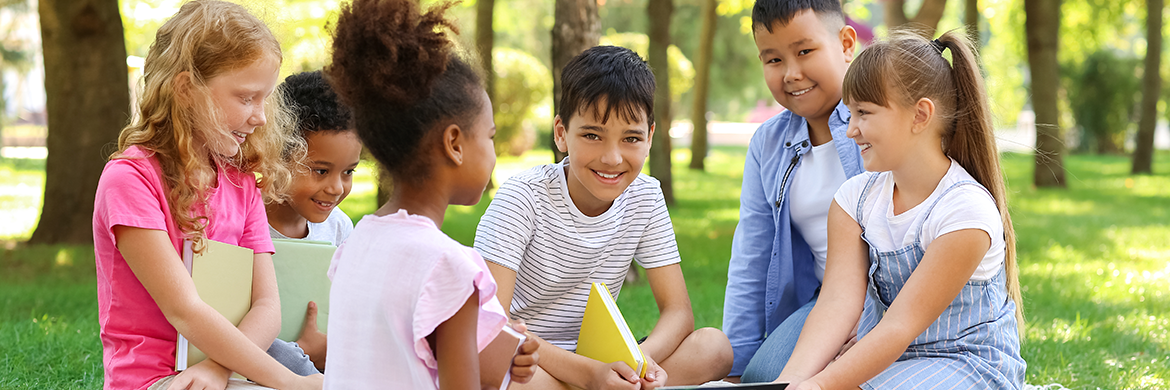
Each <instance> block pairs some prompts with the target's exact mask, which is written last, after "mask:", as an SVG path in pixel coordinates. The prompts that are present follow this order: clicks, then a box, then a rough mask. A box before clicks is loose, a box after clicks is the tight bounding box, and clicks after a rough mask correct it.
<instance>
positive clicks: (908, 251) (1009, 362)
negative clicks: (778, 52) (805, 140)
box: [777, 31, 1026, 389]
mask: <svg viewBox="0 0 1170 390" xmlns="http://www.w3.org/2000/svg"><path fill="white" fill-rule="evenodd" d="M948 54H949V57H950V61H948V60H947V57H948ZM843 95H844V101H845V104H846V105H848V106H849V110H850V111H851V112H852V114H853V116H852V119H851V120H850V122H849V137H850V138H852V139H853V140H854V141H855V142H857V144H858V145H859V146H860V147H861V157H862V160H863V161H864V163H865V169H866V171H869V172H868V173H866V174H862V175H858V176H856V177H854V178H852V179H850V180H848V181H846V182H845V184H844V185H842V186H841V188H840V190H838V192H837V194H836V196H835V197H834V202H833V206H832V209H831V210H830V212H829V253H828V264H827V266H826V270H825V282H824V287H823V290H822V291H821V296H820V299H819V300H818V301H817V304H816V306H815V308H814V309H813V311H812V313H811V314H810V315H809V318H808V322H806V323H805V326H804V330H803V331H802V332H801V335H800V340H799V341H798V342H797V345H796V350H795V352H794V353H793V355H794V358H793V359H790V360H789V361H788V365H787V366H785V367H784V371H783V372H782V373H781V374H780V377H779V378H778V379H777V381H778V382H789V383H792V387H791V388H794V389H821V388H825V389H854V388H864V389H879V388H880V389H898V388H907V389H911V388H913V389H918V388H944V389H951V388H954V389H974V388H980V389H982V388H995V389H1018V388H1020V387H1021V386H1022V384H1023V379H1024V369H1025V367H1026V364H1025V362H1024V361H1023V359H1022V358H1021V357H1020V343H1019V326H1020V324H1021V323H1022V321H1023V312H1022V306H1021V303H1022V302H1021V298H1020V286H1019V280H1018V276H1017V275H1018V270H1017V267H1016V251H1015V231H1014V230H1013V228H1012V221H1011V216H1010V215H1009V214H1008V209H1007V200H1006V197H1007V195H1006V188H1005V186H1004V179H1003V170H1002V168H1001V167H1000V165H999V155H998V152H997V150H996V145H995V139H994V134H993V132H992V125H991V111H990V109H989V103H988V100H987V94H986V92H985V90H984V86H983V78H982V76H981V75H980V72H979V62H978V58H976V54H975V51H974V49H973V48H972V47H971V43H970V42H969V41H968V40H967V39H966V38H965V37H964V36H962V35H961V34H958V33H956V32H954V31H951V32H948V33H946V34H943V35H942V37H940V38H939V39H936V40H933V41H931V40H928V39H926V38H923V37H922V36H921V35H918V34H917V33H915V32H909V31H898V32H895V33H894V34H893V36H892V38H890V39H889V40H888V41H886V42H879V43H876V44H874V45H872V46H870V47H869V48H868V49H866V50H865V51H864V52H862V53H861V54H860V55H858V56H857V59H855V60H854V61H853V64H852V65H851V66H850V68H849V71H848V72H847V73H846V74H845V83H844V88H843ZM854 329H856V332H857V334H856V337H857V338H856V340H857V342H856V344H854V345H852V346H851V347H846V348H842V346H843V345H845V344H846V342H847V341H848V340H850V338H851V336H852V335H851V332H852V331H853V330H854ZM830 363H832V364H830Z"/></svg>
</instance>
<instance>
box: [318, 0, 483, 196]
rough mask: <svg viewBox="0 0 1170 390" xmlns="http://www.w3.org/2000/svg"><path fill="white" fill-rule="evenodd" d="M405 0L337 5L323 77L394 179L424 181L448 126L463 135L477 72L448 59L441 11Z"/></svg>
mask: <svg viewBox="0 0 1170 390" xmlns="http://www.w3.org/2000/svg"><path fill="white" fill-rule="evenodd" d="M454 4H455V3H451V2H448V3H444V4H440V5H436V6H434V7H432V8H431V9H429V10H427V11H426V12H423V11H422V10H421V9H420V6H419V5H418V4H417V3H416V2H415V1H413V0H355V1H353V2H352V3H350V4H346V5H343V6H342V8H341V15H340V16H339V17H338V20H337V27H336V30H335V36H334V38H333V59H332V63H331V64H330V65H328V66H326V67H325V77H326V79H327V80H328V81H329V83H330V84H332V85H333V89H334V91H336V92H337V95H338V96H339V97H340V98H341V100H342V102H343V103H345V104H346V105H348V106H349V107H350V109H351V110H352V112H353V119H354V128H355V129H356V130H357V133H358V137H359V138H361V140H362V143H363V144H364V145H365V146H366V148H367V149H368V150H369V151H370V154H371V155H373V156H374V158H375V159H377V160H378V162H379V163H380V164H381V165H382V166H383V167H384V168H385V169H386V170H387V171H388V172H389V173H390V174H391V176H393V178H394V180H396V181H397V180H402V181H407V182H412V183H419V182H422V181H424V180H426V178H427V175H428V172H429V166H428V164H427V161H428V159H426V158H418V157H419V154H420V152H429V151H430V150H431V149H433V148H434V147H435V146H436V145H437V141H438V134H439V133H440V131H441V130H442V129H443V128H446V127H447V126H448V125H451V124H456V125H459V126H460V127H462V128H464V129H468V128H470V124H471V122H472V121H473V120H474V118H475V113H476V112H478V110H479V109H480V108H481V107H483V104H487V102H484V101H482V100H483V99H482V98H481V97H480V94H478V93H476V92H477V91H480V90H482V89H483V84H482V78H481V77H480V75H479V73H478V69H477V68H475V67H473V66H472V65H471V64H470V63H469V62H468V61H467V60H464V59H463V58H461V56H460V55H458V54H456V53H455V50H454V44H453V42H451V40H450V39H449V38H448V36H447V31H451V32H452V33H456V34H457V33H458V28H457V27H456V26H455V24H454V22H452V21H451V20H448V19H447V18H445V17H444V15H443V14H444V12H446V10H447V9H449V8H451V6H453V5H454Z"/></svg>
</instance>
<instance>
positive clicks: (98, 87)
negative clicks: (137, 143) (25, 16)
mask: <svg viewBox="0 0 1170 390" xmlns="http://www.w3.org/2000/svg"><path fill="white" fill-rule="evenodd" d="M39 9H40V10H39V12H40V21H41V41H42V44H43V50H44V61H45V93H46V95H47V98H46V109H47V111H48V121H49V132H48V139H47V146H48V151H49V156H48V160H47V161H46V163H45V198H44V199H45V201H44V207H43V208H42V209H41V220H40V223H39V224H38V225H37V229H36V231H34V232H33V235H32V239H31V240H30V242H33V243H74V244H86V243H91V242H93V227H92V225H93V224H92V219H93V201H94V193H95V192H96V191H97V183H98V178H99V177H100V176H101V173H102V168H103V167H104V165H105V161H106V157H107V156H108V154H109V153H110V152H112V151H113V146H112V145H111V143H112V142H115V141H116V140H117V137H118V133H119V131H120V130H121V129H122V127H123V126H125V125H126V122H127V120H128V118H129V115H128V114H129V110H130V93H129V90H128V88H127V85H128V81H127V72H126V46H125V44H124V43H123V38H122V19H121V17H120V15H119V13H118V2H117V0H41V1H40V6H39Z"/></svg>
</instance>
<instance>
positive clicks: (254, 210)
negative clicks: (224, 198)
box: [237, 174, 276, 254]
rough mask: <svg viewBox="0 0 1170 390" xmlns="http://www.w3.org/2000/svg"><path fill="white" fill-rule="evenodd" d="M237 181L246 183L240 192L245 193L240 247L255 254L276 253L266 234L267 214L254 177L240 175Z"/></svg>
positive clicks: (269, 236)
mask: <svg viewBox="0 0 1170 390" xmlns="http://www.w3.org/2000/svg"><path fill="white" fill-rule="evenodd" d="M237 180H239V182H242V183H246V184H245V185H244V186H243V189H242V190H243V191H245V194H244V196H243V199H245V201H246V202H247V205H245V206H244V212H245V215H244V230H243V235H242V236H241V237H240V246H242V247H245V248H252V250H253V251H254V252H256V253H270V254H271V253H276V248H275V247H274V246H273V245H272V235H271V234H270V233H269V232H268V214H267V213H266V212H265V210H264V199H263V197H262V196H261V195H260V189H259V188H256V184H255V183H256V176H254V175H252V174H240V175H238V177H237Z"/></svg>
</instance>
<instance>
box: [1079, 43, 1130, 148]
mask: <svg viewBox="0 0 1170 390" xmlns="http://www.w3.org/2000/svg"><path fill="white" fill-rule="evenodd" d="M1140 65H1141V60H1139V59H1137V58H1134V57H1128V56H1124V55H1123V54H1120V53H1118V52H1117V51H1115V50H1110V49H1103V50H1098V51H1097V52H1095V53H1093V54H1090V55H1089V57H1088V59H1086V60H1085V61H1084V62H1080V63H1066V64H1064V66H1062V69H1061V70H1062V72H1063V73H1065V74H1064V75H1063V76H1064V77H1063V79H1064V81H1065V89H1066V90H1067V91H1068V98H1069V105H1070V106H1071V108H1072V115H1073V117H1074V118H1076V124H1077V127H1078V128H1079V129H1080V143H1079V145H1078V148H1077V150H1078V151H1081V152H1084V151H1089V150H1093V151H1095V152H1097V153H1120V152H1122V149H1123V146H1124V144H1125V140H1126V138H1127V137H1128V135H1129V134H1130V133H1132V131H1131V130H1132V127H1133V126H1131V125H1132V124H1134V122H1135V121H1136V119H1137V118H1136V114H1137V112H1136V111H1137V110H1136V108H1137V102H1138V100H1139V99H1140V98H1141V81H1140V79H1139V76H1138V74H1136V69H1140Z"/></svg>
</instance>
